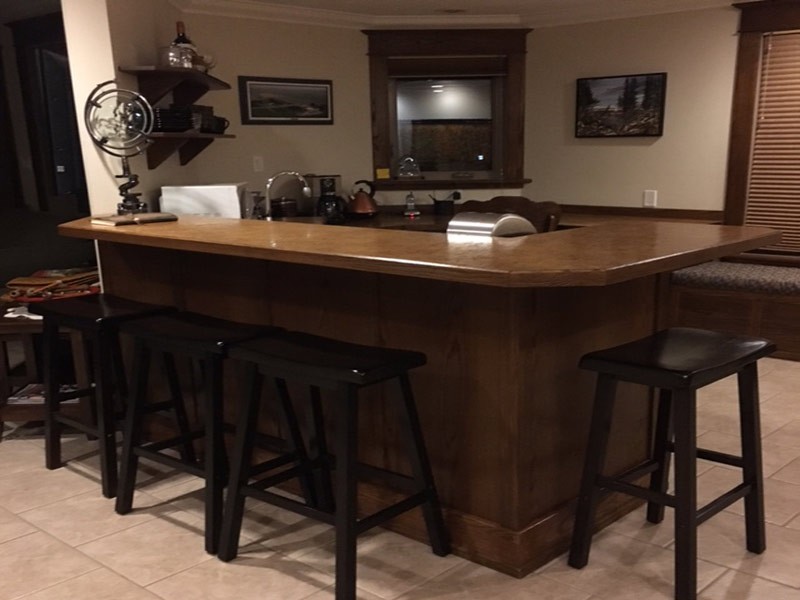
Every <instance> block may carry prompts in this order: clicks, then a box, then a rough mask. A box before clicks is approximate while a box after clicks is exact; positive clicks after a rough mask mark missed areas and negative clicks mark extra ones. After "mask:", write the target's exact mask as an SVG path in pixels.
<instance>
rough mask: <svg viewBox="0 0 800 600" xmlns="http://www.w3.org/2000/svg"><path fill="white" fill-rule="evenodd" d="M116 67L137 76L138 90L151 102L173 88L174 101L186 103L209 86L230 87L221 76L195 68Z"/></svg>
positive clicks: (196, 98)
mask: <svg viewBox="0 0 800 600" xmlns="http://www.w3.org/2000/svg"><path fill="white" fill-rule="evenodd" d="M119 70H120V71H122V72H123V73H130V74H132V75H136V77H137V78H138V80H139V93H140V94H141V95H142V96H144V97H145V98H146V99H147V101H148V102H149V103H150V104H155V103H156V102H158V101H159V100H161V99H162V98H164V96H166V95H167V94H168V93H170V92H172V98H173V101H174V103H175V104H178V105H181V106H188V105H189V104H194V102H196V101H197V100H198V99H200V97H202V96H203V95H204V94H205V93H206V92H208V91H209V90H229V89H231V86H230V85H229V84H227V83H225V82H224V81H222V80H221V79H217V78H216V77H212V76H211V75H209V74H208V73H203V72H202V71H198V70H197V69H179V68H177V67H172V68H169V67H120V68H119Z"/></svg>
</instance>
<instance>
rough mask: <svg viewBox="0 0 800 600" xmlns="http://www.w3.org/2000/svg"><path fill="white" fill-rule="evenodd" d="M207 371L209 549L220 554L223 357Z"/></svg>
mask: <svg viewBox="0 0 800 600" xmlns="http://www.w3.org/2000/svg"><path fill="white" fill-rule="evenodd" d="M203 365H204V367H205V372H206V379H205V381H206V386H205V387H206V389H205V394H204V395H205V399H204V400H205V410H204V413H205V415H204V417H203V418H204V421H205V453H206V455H205V476H206V487H205V504H206V507H205V511H206V515H205V519H206V524H205V527H206V530H205V531H206V552H208V553H209V554H216V553H217V549H218V546H219V535H220V530H221V527H222V495H223V492H224V490H225V481H226V480H227V477H228V473H227V471H228V460H227V457H226V452H225V440H224V439H223V427H222V423H223V414H222V359H221V358H220V357H217V356H215V357H213V358H208V359H205V360H204V361H203Z"/></svg>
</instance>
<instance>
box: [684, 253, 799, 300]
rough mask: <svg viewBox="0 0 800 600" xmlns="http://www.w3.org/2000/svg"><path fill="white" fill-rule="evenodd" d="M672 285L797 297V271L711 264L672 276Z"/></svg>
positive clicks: (796, 269)
mask: <svg viewBox="0 0 800 600" xmlns="http://www.w3.org/2000/svg"><path fill="white" fill-rule="evenodd" d="M672 283H673V284H674V285H685V286H690V287H699V288H712V289H719V290H736V291H744V292H756V293H768V294H783V295H797V294H800V269H798V268H795V267H775V266H771V265H758V264H752V263H735V262H727V261H716V260H715V261H711V262H707V263H703V264H700V265H695V266H693V267H686V268H685V269H679V270H677V271H675V272H673V273H672Z"/></svg>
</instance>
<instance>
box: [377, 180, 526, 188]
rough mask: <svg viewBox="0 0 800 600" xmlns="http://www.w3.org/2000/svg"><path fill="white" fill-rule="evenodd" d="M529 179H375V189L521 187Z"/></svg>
mask: <svg viewBox="0 0 800 600" xmlns="http://www.w3.org/2000/svg"><path fill="white" fill-rule="evenodd" d="M530 182H531V180H530V179H516V180H508V179H502V180H501V179H377V180H375V181H374V182H373V185H374V186H375V189H376V190H383V191H407V190H488V189H509V188H521V187H522V186H523V185H525V184H526V183H530Z"/></svg>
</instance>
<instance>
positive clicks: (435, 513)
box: [398, 373, 450, 556]
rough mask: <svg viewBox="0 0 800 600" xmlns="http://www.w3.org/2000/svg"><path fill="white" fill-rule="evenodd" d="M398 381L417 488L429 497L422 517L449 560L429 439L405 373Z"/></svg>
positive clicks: (435, 549)
mask: <svg viewBox="0 0 800 600" xmlns="http://www.w3.org/2000/svg"><path fill="white" fill-rule="evenodd" d="M398 380H399V383H400V390H401V392H402V400H403V408H404V410H403V411H402V413H403V415H404V417H405V419H404V420H405V426H406V430H407V431H408V439H409V444H410V446H411V448H410V451H409V458H410V461H411V470H412V472H413V474H414V479H416V481H417V485H419V487H420V489H421V490H423V491H424V492H425V494H426V496H427V497H428V500H427V501H426V502H425V504H423V505H422V515H423V517H424V518H425V527H426V528H427V530H428V538H429V539H430V542H431V548H432V549H433V553H434V554H436V555H438V556H447V555H448V554H450V540H449V539H448V535H447V528H446V527H445V526H444V518H443V517H442V507H441V505H440V504H439V494H438V493H437V492H436V486H435V485H434V480H433V472H432V471H431V466H430V462H429V460H428V452H427V449H426V448H425V438H424V437H423V435H422V428H421V427H420V424H419V414H418V413H417V407H416V404H415V403H414V394H413V392H412V390H411V383H410V382H409V380H408V375H407V374H405V373H404V374H402V375H400V377H398Z"/></svg>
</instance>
